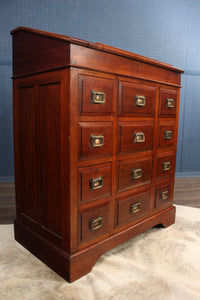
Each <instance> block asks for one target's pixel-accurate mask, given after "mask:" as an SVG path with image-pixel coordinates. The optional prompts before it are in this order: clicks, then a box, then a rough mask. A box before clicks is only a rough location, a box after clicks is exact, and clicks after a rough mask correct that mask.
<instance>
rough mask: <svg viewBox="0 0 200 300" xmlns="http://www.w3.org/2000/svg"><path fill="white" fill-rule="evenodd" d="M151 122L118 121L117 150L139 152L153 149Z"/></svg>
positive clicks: (152, 126) (152, 127) (120, 151)
mask: <svg viewBox="0 0 200 300" xmlns="http://www.w3.org/2000/svg"><path fill="white" fill-rule="evenodd" d="M153 140H154V125H153V123H152V122H131V123H128V122H121V123H118V152H119V153H126V152H127V153H128V152H139V151H144V150H152V149H153Z"/></svg>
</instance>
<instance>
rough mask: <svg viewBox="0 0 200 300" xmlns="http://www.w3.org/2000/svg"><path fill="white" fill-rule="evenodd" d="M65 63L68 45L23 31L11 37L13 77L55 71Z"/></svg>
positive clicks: (67, 55) (67, 58)
mask: <svg viewBox="0 0 200 300" xmlns="http://www.w3.org/2000/svg"><path fill="white" fill-rule="evenodd" d="M67 63H69V45H68V43H66V42H64V41H61V40H55V39H52V38H50V37H47V36H40V35H37V34H34V33H30V32H25V31H19V32H16V33H15V35H13V76H20V75H25V74H30V73H35V72H41V71H44V70H50V69H57V68H59V67H63V66H64V65H66V64H67Z"/></svg>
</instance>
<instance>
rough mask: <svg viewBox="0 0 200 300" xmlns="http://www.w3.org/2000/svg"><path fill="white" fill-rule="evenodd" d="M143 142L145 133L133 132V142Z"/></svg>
mask: <svg viewBox="0 0 200 300" xmlns="http://www.w3.org/2000/svg"><path fill="white" fill-rule="evenodd" d="M144 142H145V134H144V132H134V143H135V144H137V143H144Z"/></svg>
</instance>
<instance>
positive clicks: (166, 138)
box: [159, 124, 176, 147]
mask: <svg viewBox="0 0 200 300" xmlns="http://www.w3.org/2000/svg"><path fill="white" fill-rule="evenodd" d="M175 128H176V127H175V124H171V125H160V134H159V136H160V141H159V146H160V147H169V146H173V144H174V142H175Z"/></svg>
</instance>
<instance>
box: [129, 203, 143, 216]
mask: <svg viewBox="0 0 200 300" xmlns="http://www.w3.org/2000/svg"><path fill="white" fill-rule="evenodd" d="M140 209H141V203H140V202H137V203H133V204H131V214H135V213H136V212H138V211H139V210H140Z"/></svg>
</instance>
